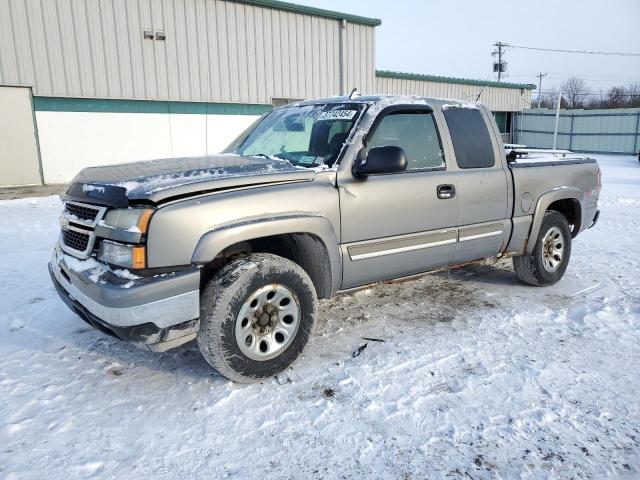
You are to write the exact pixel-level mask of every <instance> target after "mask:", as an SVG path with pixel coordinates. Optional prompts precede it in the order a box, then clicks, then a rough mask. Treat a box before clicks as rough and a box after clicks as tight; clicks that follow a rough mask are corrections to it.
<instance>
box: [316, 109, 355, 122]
mask: <svg viewBox="0 0 640 480" xmlns="http://www.w3.org/2000/svg"><path fill="white" fill-rule="evenodd" d="M356 113H358V111H357V110H329V111H327V112H322V113H321V114H320V116H318V120H351V119H352V118H353V117H354V115H355V114H356Z"/></svg>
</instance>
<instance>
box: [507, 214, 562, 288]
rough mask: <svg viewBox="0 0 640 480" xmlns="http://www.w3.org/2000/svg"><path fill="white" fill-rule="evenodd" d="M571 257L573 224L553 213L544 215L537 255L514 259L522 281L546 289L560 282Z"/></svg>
mask: <svg viewBox="0 0 640 480" xmlns="http://www.w3.org/2000/svg"><path fill="white" fill-rule="evenodd" d="M558 246H561V247H562V248H561V249H559V248H557V247H558ZM570 257H571V229H570V228H569V222H567V218H566V217H565V216H564V215H563V214H561V213H560V212H556V211H553V210H550V211H548V212H545V214H544V218H543V219H542V224H541V225H540V233H539V234H538V239H537V240H536V244H535V246H534V248H533V252H531V253H530V254H529V255H521V256H518V257H513V269H514V270H515V272H516V275H517V276H518V279H519V280H520V281H522V282H524V283H528V284H529V285H536V286H540V287H546V286H549V285H553V284H554V283H557V282H559V281H560V279H561V278H562V276H563V275H564V272H565V271H566V270H567V266H568V265H569V258H570Z"/></svg>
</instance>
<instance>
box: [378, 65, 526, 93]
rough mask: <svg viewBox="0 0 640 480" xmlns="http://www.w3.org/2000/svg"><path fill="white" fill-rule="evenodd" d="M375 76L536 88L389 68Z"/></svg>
mask: <svg viewBox="0 0 640 480" xmlns="http://www.w3.org/2000/svg"><path fill="white" fill-rule="evenodd" d="M376 77H380V78H398V79H401V80H422V81H425V82H438V83H457V84H460V85H478V86H480V87H498V88H520V89H526V90H535V89H536V88H537V87H536V86H535V85H534V84H532V83H505V82H492V81H490V80H473V79H468V78H456V77H440V76H438V75H423V74H420V73H405V72H391V71H389V70H376Z"/></svg>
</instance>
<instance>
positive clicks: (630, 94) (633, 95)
mask: <svg viewBox="0 0 640 480" xmlns="http://www.w3.org/2000/svg"><path fill="white" fill-rule="evenodd" d="M538 93H539V94H541V93H546V94H548V93H550V94H553V95H557V94H558V91H557V90H542V91H538ZM574 95H575V96H578V95H579V96H585V97H608V96H609V93H591V92H589V93H572V94H571V96H574ZM619 95H620V96H621V97H640V94H636V93H622V92H621V93H620V94H619Z"/></svg>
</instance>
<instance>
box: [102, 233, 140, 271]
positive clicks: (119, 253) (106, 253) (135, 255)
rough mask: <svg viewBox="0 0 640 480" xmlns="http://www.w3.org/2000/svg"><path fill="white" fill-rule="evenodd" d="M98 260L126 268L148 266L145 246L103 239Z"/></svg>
mask: <svg viewBox="0 0 640 480" xmlns="http://www.w3.org/2000/svg"><path fill="white" fill-rule="evenodd" d="M98 260H101V261H103V262H106V263H111V264H112V265H118V266H120V267H124V268H132V269H140V268H145V267H146V266H147V258H146V251H145V248H144V247H142V246H139V245H123V244H121V243H116V242H111V241H109V240H102V241H101V242H100V247H99V248H98Z"/></svg>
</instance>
